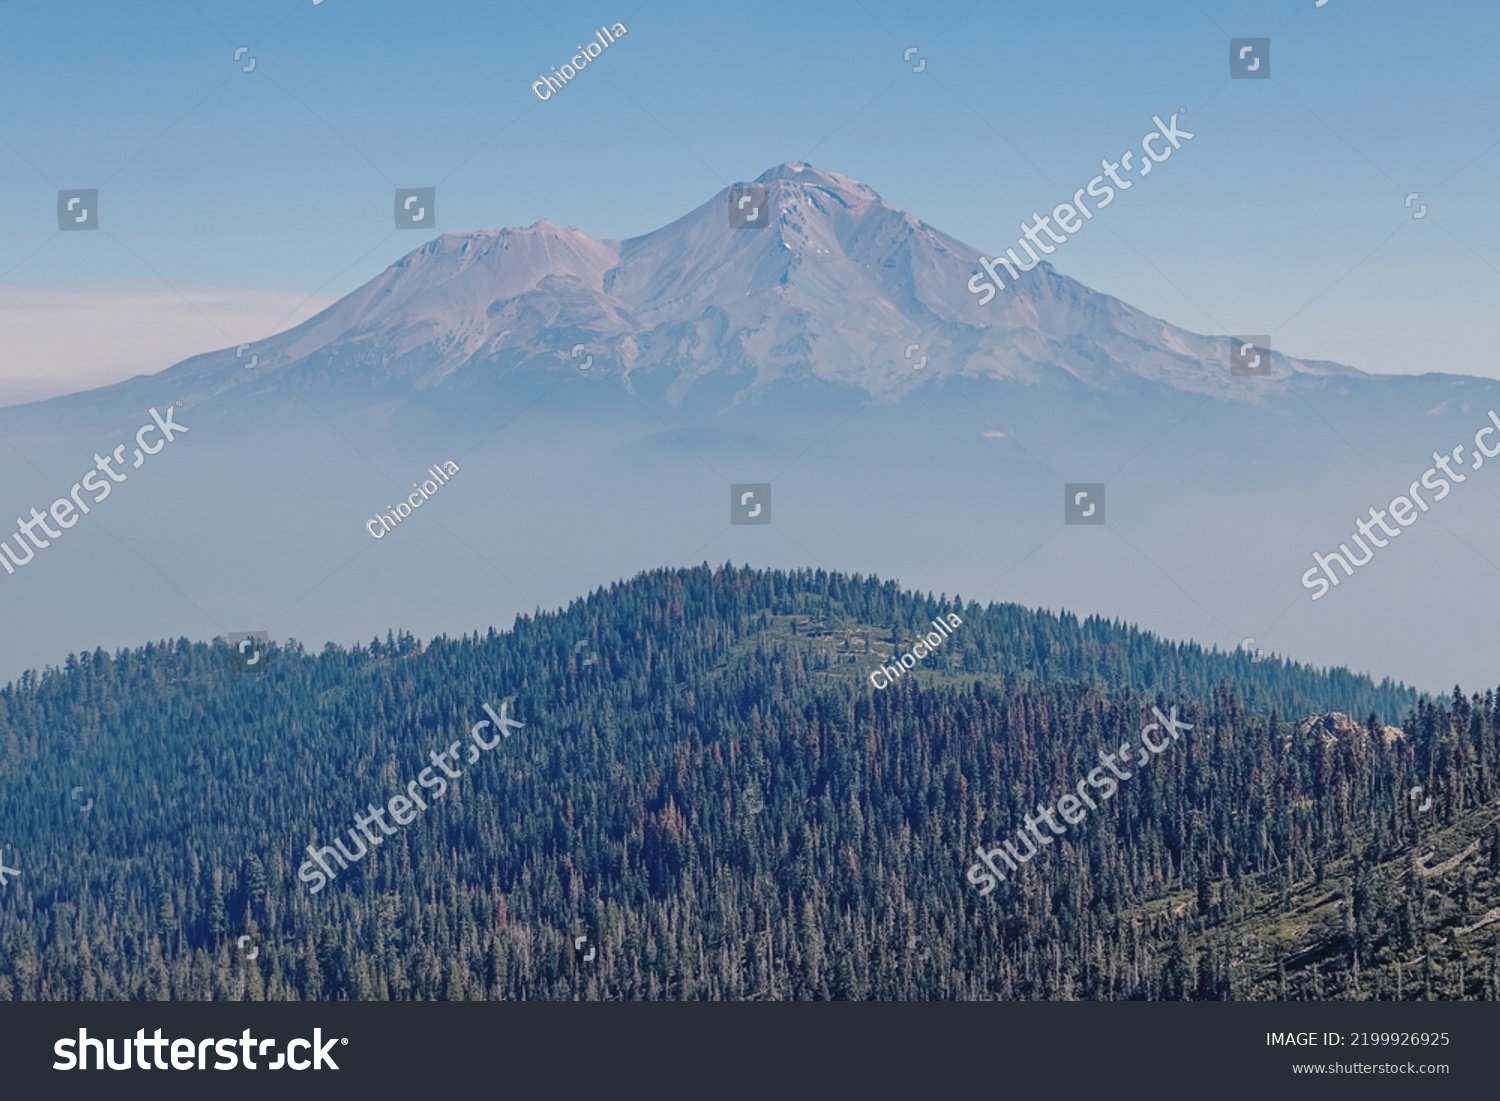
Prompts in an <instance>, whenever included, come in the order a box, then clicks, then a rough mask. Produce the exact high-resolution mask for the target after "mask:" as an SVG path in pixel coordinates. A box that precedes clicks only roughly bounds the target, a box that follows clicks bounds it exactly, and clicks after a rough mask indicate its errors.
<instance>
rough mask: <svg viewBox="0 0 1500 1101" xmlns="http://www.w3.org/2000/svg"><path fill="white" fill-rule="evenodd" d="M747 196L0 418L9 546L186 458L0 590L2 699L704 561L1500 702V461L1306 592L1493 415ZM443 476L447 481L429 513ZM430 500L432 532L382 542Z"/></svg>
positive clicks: (405, 285) (413, 263)
mask: <svg viewBox="0 0 1500 1101" xmlns="http://www.w3.org/2000/svg"><path fill="white" fill-rule="evenodd" d="M758 184H759V185H760V186H762V187H764V188H765V194H766V200H767V206H766V214H767V215H768V221H767V224H766V226H765V228H763V229H753V230H747V229H735V228H731V226H730V224H729V213H728V212H729V205H730V204H729V202H728V197H729V191H728V190H726V191H721V192H720V193H719V194H718V195H716V196H714V197H713V198H712V199H710V200H709V201H708V202H706V203H704V204H703V205H702V206H700V207H698V208H697V209H696V210H693V211H691V212H690V213H688V214H686V215H685V216H684V217H682V218H680V219H678V220H677V221H675V222H673V223H671V224H670V225H667V226H664V227H662V228H661V229H658V230H656V231H654V232H652V233H649V234H646V235H644V236H642V237H637V238H633V239H631V240H627V241H599V240H595V239H593V238H590V237H589V236H588V235H586V234H584V233H582V232H580V231H578V230H573V229H561V228H558V227H556V226H554V225H551V224H549V223H547V222H540V223H538V224H536V225H534V226H531V227H529V228H526V229H504V230H498V231H485V232H478V233H471V234H458V235H445V236H443V237H439V238H437V239H435V240H433V241H430V242H428V243H427V244H425V245H424V246H422V247H421V248H419V249H418V250H416V251H415V252H413V253H411V254H409V255H408V256H406V257H404V258H403V259H402V260H400V261H399V262H398V263H396V264H394V265H392V266H391V267H390V268H389V269H387V270H386V271H385V272H383V273H381V274H379V275H378V276H376V277H375V278H374V279H372V280H371V281H370V282H369V283H367V284H365V285H364V286H363V287H361V288H360V289H359V290H357V291H355V292H354V293H352V294H351V295H349V296H347V297H346V298H344V299H342V300H341V301H339V302H337V303H335V304H334V305H333V306H331V307H329V308H328V309H327V310H325V311H323V312H322V313H320V314H318V315H317V316H316V317H314V318H312V319H310V320H309V321H307V322H306V323H304V324H302V325H299V326H297V327H295V328H293V329H291V330H288V331H287V332H285V333H281V334H276V335H273V336H271V337H268V338H267V339H265V340H263V341H259V342H257V343H256V344H255V345H254V346H253V349H252V350H253V352H254V355H255V359H254V362H255V364H256V366H255V367H254V368H253V369H246V365H247V362H250V360H249V359H248V357H245V356H237V355H236V351H237V350H236V349H232V348H230V349H223V350H221V351H216V352H212V353H209V354H206V355H202V356H197V357H194V358H192V359H189V360H187V361H185V362H183V363H181V364H178V365H176V366H174V367H171V368H168V369H166V370H164V371H162V372H161V373H159V374H156V375H152V376H146V377H140V378H136V379H131V380H129V381H127V382H124V383H120V384H118V385H115V386H111V387H107V388H104V389H101V390H96V391H90V392H87V393H82V394H76V395H70V396H68V397H63V398H57V399H53V400H51V401H48V402H42V403H36V404H33V405H27V406H19V407H12V408H9V409H3V410H0V437H3V438H4V439H5V440H6V441H7V442H8V443H9V445H10V447H9V449H4V450H0V485H3V486H4V487H5V490H6V495H7V501H9V502H10V503H11V504H14V506H15V507H16V509H17V515H18V516H20V517H24V516H26V515H27V512H26V510H27V509H29V508H32V507H39V508H42V509H45V508H46V507H47V506H48V504H49V503H50V502H52V501H54V500H56V499H58V498H59V497H62V496H66V495H67V494H68V492H69V490H70V489H71V487H72V486H74V485H75V484H76V483H77V482H78V479H79V478H80V476H81V475H83V474H84V473H85V472H87V471H88V470H89V468H90V466H91V465H92V463H93V456H95V455H96V454H99V455H102V454H103V453H104V452H106V451H109V450H110V449H111V448H114V447H116V446H117V445H118V444H119V443H120V442H121V441H122V440H125V439H129V438H130V436H131V434H133V433H134V432H135V431H136V429H137V428H139V427H140V426H142V425H143V424H145V423H149V422H150V419H151V414H150V410H152V409H156V410H157V411H158V413H159V412H160V411H161V410H162V409H164V408H165V407H166V406H167V405H169V404H173V403H177V402H180V403H181V404H180V406H178V405H173V407H174V409H176V410H177V413H176V417H177V420H178V421H179V422H181V423H183V424H185V425H187V426H188V427H189V429H190V430H189V432H188V433H186V434H184V435H183V436H181V437H180V439H179V440H178V441H177V442H175V443H173V445H172V446H171V447H170V448H168V449H167V450H166V451H165V452H164V453H163V454H161V455H157V456H154V457H152V460H151V462H150V464H149V465H147V466H145V467H144V468H142V469H140V470H139V471H135V472H132V473H130V477H129V482H128V484H121V485H119V486H118V488H117V489H116V490H115V496H114V497H112V498H111V499H110V500H109V501H107V502H105V503H103V504H101V506H100V507H99V509H98V510H96V514H93V515H88V516H85V517H82V518H80V519H79V522H78V523H77V524H76V526H75V527H73V528H71V529H69V530H68V531H67V532H66V534H65V535H64V536H63V538H61V539H59V540H56V541H55V542H54V544H53V545H52V546H49V547H48V548H46V549H45V550H42V549H38V552H37V554H36V557H35V560H34V561H31V562H29V563H28V564H26V565H25V566H24V567H21V568H20V569H19V570H18V571H17V572H16V573H15V574H14V575H13V576H12V575H8V574H7V575H4V576H0V610H3V612H4V614H5V615H6V616H8V617H9V618H10V620H11V621H12V622H16V621H21V622H25V623H27V624H28V630H27V631H26V632H24V633H12V634H9V635H7V636H5V637H3V638H0V675H6V676H14V675H16V674H18V673H19V672H21V671H22V670H24V669H27V668H31V667H35V666H39V665H43V664H47V663H52V664H56V663H58V662H61V661H63V660H64V658H65V657H66V655H67V654H68V653H69V652H73V651H91V650H92V649H94V648H95V647H97V646H105V647H128V646H134V645H137V644H138V643H139V642H140V641H141V640H143V639H151V638H166V637H177V636H181V635H186V636H189V637H193V638H200V639H210V638H213V637H216V636H218V635H221V634H225V633H228V632H232V631H256V630H260V631H267V632H270V633H272V634H273V635H275V636H276V637H277V638H280V639H287V638H297V639H301V640H304V641H305V642H308V643H309V644H312V645H318V644H321V643H323V642H325V641H333V640H338V641H341V642H343V643H345V644H348V643H352V642H354V641H355V640H357V639H360V638H368V637H370V636H371V635H378V634H383V633H384V632H385V631H386V630H388V629H391V628H393V627H396V628H402V629H406V630H410V631H412V632H414V633H418V634H421V635H424V636H431V635H434V634H437V633H440V632H450V633H452V632H462V631H468V630H476V629H485V628H487V627H489V626H491V625H493V624H500V625H504V624H505V623H508V622H510V621H511V620H512V619H513V618H514V617H515V616H516V615H517V614H519V613H522V612H525V611H528V610H531V609H534V608H537V607H541V606H552V605H559V604H562V603H565V602H566V601H567V600H569V599H571V598H572V596H573V595H574V594H576V593H578V592H581V591H587V590H588V589H590V588H591V587H593V586H595V585H598V584H601V583H604V582H607V581H609V580H611V579H615V578H619V577H628V576H632V575H634V574H635V573H637V572H639V571H641V570H645V569H651V568H656V567H660V566H662V565H664V564H672V565H687V564H694V563H696V562H701V561H704V560H706V559H707V558H708V557H710V556H712V557H714V558H716V559H717V558H721V557H730V558H732V559H734V560H736V561H744V562H751V563H754V564H756V565H759V566H764V567H780V568H796V567H820V568H826V569H844V570H849V571H857V572H864V573H879V574H880V575H882V576H888V577H896V578H900V579H901V580H902V581H903V583H906V584H909V585H914V586H918V587H922V588H929V589H934V590H946V591H960V592H964V593H965V594H967V595H970V596H972V597H979V598H982V599H994V598H997V597H998V598H1003V599H1006V600H1011V601H1015V602H1019V603H1024V604H1028V605H1033V606H1039V607H1047V608H1069V609H1073V610H1076V611H1080V612H1083V613H1085V614H1088V613H1099V614H1103V615H1106V616H1108V617H1111V618H1119V619H1122V620H1126V621H1130V622H1134V623H1137V624H1140V625H1142V626H1144V627H1147V628H1149V629H1151V630H1153V631H1156V632H1158V633H1160V634H1163V635H1167V636H1172V637H1178V638H1183V639H1195V640H1198V641H1200V642H1202V643H1204V644H1205V645H1209V646H1211V647H1219V648H1221V649H1225V650H1229V649H1235V648H1237V647H1240V646H1241V645H1244V646H1245V647H1246V648H1247V650H1249V651H1250V652H1254V651H1256V650H1264V651H1267V652H1276V653H1282V654H1287V655H1291V656H1294V657H1296V658H1298V659H1300V660H1304V661H1308V662H1312V663H1314V664H1319V665H1326V666H1343V665H1348V666H1350V667H1353V668H1356V669H1360V670H1365V671H1370V672H1373V673H1375V674H1377V675H1378V676H1382V677H1384V676H1389V677H1392V678H1395V679H1399V680H1403V681H1406V682H1408V683H1415V684H1418V685H1420V686H1421V687H1423V688H1425V689H1428V690H1432V691H1437V690H1440V689H1443V688H1444V687H1446V686H1447V684H1448V683H1449V682H1450V681H1451V680H1452V679H1454V678H1462V679H1464V680H1467V681H1471V682H1472V681H1487V680H1489V679H1492V678H1491V675H1492V673H1493V670H1494V663H1493V661H1492V659H1491V658H1490V656H1489V655H1490V647H1489V646H1488V639H1489V635H1490V633H1491V630H1492V626H1491V625H1492V623H1493V621H1494V619H1495V618H1496V615H1497V614H1500V599H1497V597H1500V589H1497V587H1496V586H1495V584H1494V570H1495V569H1496V568H1497V566H1500V557H1497V553H1496V552H1495V551H1494V549H1493V548H1495V547H1496V546H1497V545H1500V510H1496V509H1495V508H1493V506H1492V502H1493V500H1494V496H1493V495H1494V494H1495V492H1496V487H1495V486H1492V485H1490V484H1489V481H1488V480H1493V479H1492V474H1491V470H1492V469H1493V464H1492V466H1491V468H1490V469H1484V470H1475V471H1474V473H1473V474H1472V475H1470V476H1468V477H1467V478H1466V482H1465V484H1463V485H1458V484H1455V485H1454V486H1453V487H1452V488H1453V492H1452V493H1451V495H1449V497H1448V499H1447V500H1445V501H1443V502H1442V503H1441V504H1435V503H1431V502H1426V501H1424V504H1430V505H1431V507H1430V509H1428V510H1426V511H1424V512H1423V513H1422V514H1420V518H1419V520H1418V521H1417V524H1416V526H1415V527H1411V528H1409V529H1405V530H1403V531H1401V532H1400V534H1401V535H1403V536H1404V538H1401V539H1399V540H1398V539H1395V538H1392V539H1390V540H1389V544H1390V545H1389V546H1388V547H1386V548H1385V549H1382V550H1381V551H1380V552H1379V554H1378V556H1375V557H1374V558H1373V560H1372V561H1371V562H1370V563H1369V564H1368V565H1366V566H1364V567H1361V568H1360V570H1359V572H1358V574H1357V576H1352V577H1348V578H1346V579H1344V583H1343V584H1341V585H1340V586H1339V587H1338V588H1337V589H1334V590H1332V591H1330V592H1328V593H1326V594H1323V595H1322V597H1321V598H1320V599H1319V600H1318V601H1317V602H1314V601H1313V600H1312V594H1311V592H1310V591H1309V588H1308V587H1305V586H1304V584H1303V583H1302V581H1301V579H1302V578H1304V576H1305V574H1306V572H1307V571H1308V570H1309V568H1310V567H1313V565H1314V562H1313V559H1312V555H1313V553H1314V552H1315V551H1316V552H1323V553H1327V552H1330V551H1333V550H1336V549H1337V548H1338V547H1339V545H1340V542H1341V541H1343V542H1345V543H1347V542H1349V540H1350V538H1351V533H1353V532H1354V530H1355V522H1356V520H1357V519H1358V518H1359V517H1361V516H1366V510H1367V509H1369V508H1371V507H1374V506H1377V505H1378V506H1380V507H1382V508H1383V507H1385V506H1386V505H1387V503H1389V502H1391V501H1392V499H1393V497H1395V496H1397V495H1399V494H1402V493H1404V492H1405V491H1406V487H1408V486H1409V485H1411V484H1412V483H1413V482H1416V481H1418V480H1420V479H1421V478H1422V477H1423V474H1424V472H1425V471H1427V470H1428V469H1429V468H1432V467H1433V464H1434V462H1435V460H1436V458H1437V457H1438V453H1440V452H1441V453H1447V452H1449V451H1450V450H1451V449H1452V448H1453V447H1454V445H1455V444H1472V441H1473V438H1474V436H1475V433H1476V431H1477V430H1479V429H1481V428H1482V427H1484V426H1485V425H1487V424H1488V423H1489V421H1488V420H1487V416H1486V414H1487V411H1489V410H1491V409H1497V410H1500V385H1497V384H1496V383H1494V382H1492V381H1489V380H1482V379H1474V378H1464V377H1459V376H1450V375H1438V374H1427V375H1421V376H1402V377H1375V376H1370V375H1366V374H1363V373H1361V372H1359V371H1357V370H1355V369H1354V368H1352V367H1346V366H1341V365H1338V364H1334V363H1328V362H1321V361H1310V360H1303V359H1298V358H1295V357H1289V356H1288V355H1286V354H1285V353H1284V351H1283V350H1277V351H1274V352H1272V353H1270V355H1269V366H1270V374H1269V375H1267V376H1261V377H1235V376H1233V375H1232V374H1231V373H1230V371H1229V369H1228V359H1229V342H1228V338H1227V337H1226V336H1225V335H1223V334H1206V335H1205V334H1195V333H1190V332H1187V331H1185V330H1182V329H1179V328H1176V327H1174V326H1172V325H1169V324H1167V323H1166V322H1164V321H1161V320H1158V319H1155V318H1152V317H1149V316H1147V315H1145V314H1143V313H1141V312H1140V311H1138V310H1135V309H1133V308H1131V307H1130V306H1128V305H1127V304H1125V303H1123V302H1120V301H1119V300H1117V299H1114V298H1111V297H1110V296H1108V295H1105V294H1101V293H1098V292H1096V291H1093V290H1090V289H1089V288H1087V287H1084V286H1083V285H1082V284H1080V283H1078V282H1077V281H1075V280H1073V279H1070V278H1069V277H1067V276H1066V275H1064V274H1062V273H1061V272H1059V271H1057V270H1056V269H1055V268H1053V267H1052V266H1050V265H1049V264H1045V263H1044V264H1041V265H1040V266H1038V267H1037V268H1036V269H1035V270H1033V271H1031V272H1029V273H1027V274H1026V275H1024V276H1022V277H1021V279H1020V280H1019V281H1018V282H1017V283H1016V285H1015V286H1013V287H1010V288H1008V289H1007V290H1006V291H1005V292H1004V293H1002V294H1000V295H998V296H997V297H996V298H995V299H994V300H993V301H991V302H989V303H987V304H986V305H983V306H981V305H980V304H979V302H980V297H979V296H976V295H974V294H973V293H971V292H970V290H969V280H970V277H971V276H972V274H973V273H974V272H975V271H976V270H977V264H978V260H979V257H980V256H981V252H982V250H980V249H979V248H976V247H971V246H967V245H964V244H962V243H961V242H958V241H956V240H954V239H953V238H951V237H948V236H946V235H944V234H943V233H941V232H939V231H938V230H936V229H933V228H932V227H930V226H928V225H926V224H925V223H923V222H922V221H921V220H919V219H918V218H916V217H914V216H913V215H911V214H908V213H905V212H903V211H900V210H897V209H896V208H894V207H892V206H891V205H890V204H888V203H886V202H885V201H884V200H882V199H881V198H880V196H879V195H878V194H877V193H876V192H875V191H874V190H872V189H871V188H869V187H867V186H865V185H863V184H861V183H858V182H856V181H854V180H851V179H849V178H847V177H844V176H840V175H838V174H836V173H833V172H828V171H824V170H820V169H816V168H813V167H811V166H809V165H805V164H800V163H794V164H785V165H781V166H779V167H776V168H773V169H771V170H770V171H768V172H766V173H764V174H763V175H762V176H761V177H760V178H759V180H758ZM580 345H581V347H579V346H580ZM913 346H915V347H913ZM575 350H576V351H577V354H576V355H575V354H574V352H575ZM127 450H128V449H127ZM1465 461H1467V460H1465ZM444 462H453V463H454V465H456V466H458V467H459V468H460V469H461V473H459V474H457V475H454V476H453V477H452V478H451V481H445V482H444V484H443V487H442V491H441V493H440V494H438V495H436V496H431V495H424V491H423V488H422V485H423V482H424V481H425V480H427V478H428V476H427V474H425V473H424V472H425V471H426V470H428V469H429V468H430V467H431V466H432V465H433V464H434V463H444ZM1069 483H1084V484H1095V483H1102V484H1104V485H1105V488H1106V492H1107V507H1106V509H1105V512H1104V516H1105V521H1106V522H1105V523H1104V524H1103V525H1100V526H1095V525H1071V524H1065V523H1064V512H1063V507H1062V505H1063V502H1062V500H1061V499H1062V498H1063V496H1064V487H1065V485H1067V484H1069ZM735 484H771V485H772V488H773V497H774V500H773V502H772V503H771V508H770V511H769V513H768V515H769V516H770V519H771V523H770V524H769V525H738V524H732V523H731V522H730V516H729V511H728V507H727V501H726V498H727V497H728V496H729V487H730V486H732V485H735ZM434 485H436V483H434ZM414 493H415V494H416V495H417V496H418V500H419V501H421V502H422V504H421V505H420V506H417V507H420V508H421V511H420V512H419V513H414V514H413V516H412V517H411V518H410V519H409V520H406V521H404V522H403V523H402V524H401V525H400V527H399V529H398V530H395V531H392V532H390V533H388V534H387V533H384V532H382V533H381V536H380V537H379V538H376V536H375V535H374V534H373V533H372V532H371V531H370V525H371V524H376V525H377V527H378V526H379V525H378V522H377V520H376V517H377V516H378V515H379V514H387V515H390V514H392V513H393V512H395V511H397V509H398V506H399V504H400V502H401V501H403V500H407V499H408V498H409V495H412V494H414ZM5 507H6V508H7V509H8V508H9V507H10V504H7V505H6V506H5ZM0 515H11V514H10V513H8V512H7V513H3V514H0ZM19 522H20V521H19V520H18V523H19ZM4 534H5V533H4V532H3V531H0V535H4ZM1330 568H1336V567H1330ZM1418 639H1420V640H1421V641H1420V643H1417V642H1416V641H1415V640H1418ZM1244 640H1249V641H1244Z"/></svg>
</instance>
